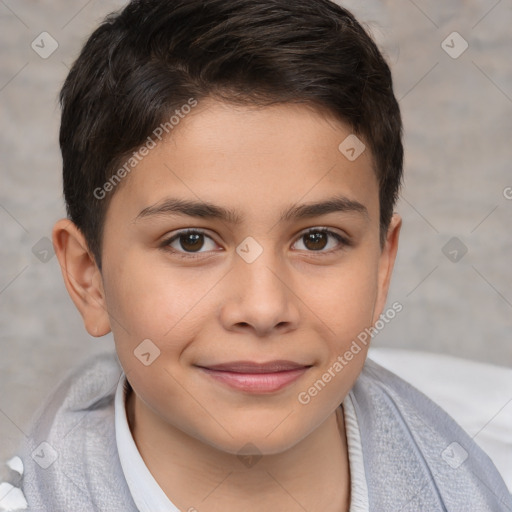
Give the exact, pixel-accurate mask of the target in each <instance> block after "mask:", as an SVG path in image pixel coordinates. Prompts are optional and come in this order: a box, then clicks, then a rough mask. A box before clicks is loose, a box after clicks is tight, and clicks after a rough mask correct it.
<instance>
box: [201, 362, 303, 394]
mask: <svg viewBox="0 0 512 512" xmlns="http://www.w3.org/2000/svg"><path fill="white" fill-rule="evenodd" d="M199 368H200V369H201V370H202V371H203V372H204V373H205V374H206V375H208V376H209V377H211V378H212V379H214V380H216V381H217V382H220V383H222V384H224V385H227V386H229V387H231V388H233V389H236V390H238V391H245V392H248V393H274V392H276V391H279V390H281V389H283V388H285V387H286V386H288V385H290V384H291V383H292V382H294V381H296V380H297V379H299V378H300V377H301V376H302V375H304V373H305V372H306V371H307V370H308V368H310V365H301V364H298V363H294V362H292V361H270V362H268V363H254V362H251V361H235V362H232V363H223V364H219V365H213V366H208V367H204V366H199Z"/></svg>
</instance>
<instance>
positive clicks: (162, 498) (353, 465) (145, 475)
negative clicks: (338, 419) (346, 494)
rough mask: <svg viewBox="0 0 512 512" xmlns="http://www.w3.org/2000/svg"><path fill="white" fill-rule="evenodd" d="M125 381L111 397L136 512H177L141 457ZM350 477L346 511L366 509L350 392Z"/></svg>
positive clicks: (347, 424)
mask: <svg viewBox="0 0 512 512" xmlns="http://www.w3.org/2000/svg"><path fill="white" fill-rule="evenodd" d="M126 391H127V381H126V376H125V374H124V373H123V374H122V375H121V378H120V379H119V384H118V386H117V391H116V397H115V404H114V409H115V429H116V442H117V450H118V452H119V459H120V461H121V467H122V468H123V472H124V476H125V478H126V482H127V484H128V487H129V489H130V492H131V494H132V498H133V501H134V502H135V505H136V506H137V508H138V509H139V511H140V512H181V511H180V510H179V509H178V508H177V507H176V506H175V505H174V504H173V503H172V502H171V501H170V500H169V498H168V497H167V495H166V494H165V493H164V491H163V490H162V488H161V487H160V486H159V485H158V483H157V482H156V480H155V479H154V477H153V475H152V474H151V473H150V472H149V469H148V468H147V466H146V464H145V463H144V460H143V459H142V457H141V455H140V453H139V450H138V449H137V446H136V445H135V441H134V440H133V436H132V434H131V431H130V427H129V425H128V420H127V417H126V407H125V404H126ZM343 411H344V417H345V430H346V434H347V443H348V454H349V464H350V480H351V487H350V490H351V503H350V512H368V508H369V505H368V488H367V484H366V477H365V473H364V465H363V452H362V447H361V438H360V434H359V427H358V424H357V417H356V414H355V410H354V406H353V404H352V398H351V396H350V393H349V394H348V395H347V396H346V397H345V400H344V401H343Z"/></svg>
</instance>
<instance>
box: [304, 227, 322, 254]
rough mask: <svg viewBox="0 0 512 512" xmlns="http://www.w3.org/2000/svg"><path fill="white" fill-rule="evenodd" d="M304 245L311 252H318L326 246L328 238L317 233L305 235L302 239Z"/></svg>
mask: <svg viewBox="0 0 512 512" xmlns="http://www.w3.org/2000/svg"><path fill="white" fill-rule="evenodd" d="M302 240H303V241H304V245H305V246H306V247H307V248H308V249H309V250H311V251H320V250H322V249H324V248H325V246H326V245H327V241H328V237H327V235H326V233H321V232H319V231H317V232H313V233H307V234H306V235H304V236H303V237H302Z"/></svg>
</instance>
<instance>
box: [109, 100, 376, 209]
mask: <svg viewBox="0 0 512 512" xmlns="http://www.w3.org/2000/svg"><path fill="white" fill-rule="evenodd" d="M354 137H355V135H354V134H352V131H351V129H350V127H349V126H348V125H346V124H343V123H341V122H339V121H337V120H335V119H334V118H333V117H332V116H329V115H328V114H327V113H325V112H323V111H320V110H317V109H314V108H312V107H310V106H306V105H302V104H300V105H299V104H280V105H273V106H268V107H255V106H235V105H232V104H226V103H221V102H217V101H214V100H211V99H207V100H204V101H203V102H201V103H200V104H199V105H198V106H197V107H196V108H195V109H194V110H193V111H192V112H190V113H189V114H188V115H186V116H184V117H183V118H182V119H181V120H180V121H179V124H177V125H176V126H174V128H173V130H172V131H171V133H170V134H169V136H168V137H167V138H166V139H164V140H163V141H162V142H158V141H157V142H158V143H157V144H156V146H155V147H154V148H153V149H151V150H150V151H149V152H148V153H147V154H146V156H144V157H143V158H142V159H141V160H140V161H139V162H138V163H137V165H136V166H135V167H134V169H133V171H132V172H131V173H130V175H129V176H127V177H126V178H125V183H123V186H122V187H120V189H119V190H118V191H116V193H115V195H114V197H113V198H112V204H111V206H110V207H109V210H114V211H117V212H118V213H119V214H126V215H132V217H135V216H136V215H137V214H138V213H139V212H140V211H141V210H143V209H144V208H147V207H149V206H151V205H154V204H157V203H158V202H160V201H162V200H163V199H165V197H166V196H172V197H181V198H184V199H194V200H202V201H206V202H209V203H211V204H219V205H224V206H228V207H229V208H232V209H236V210H237V211H240V213H241V214H242V213H245V214H247V215H248V217H247V216H244V218H245V217H247V218H254V216H259V217H262V218H263V217H264V216H265V215H266V216H268V217H269V218H270V217H271V216H272V215H274V216H275V214H276V213H277V212H279V213H281V212H282V208H283V206H284V205H285V206H289V205H291V204H295V203H298V202H301V201H303V202H312V201H317V200H322V199H324V198H325V197H327V196H333V195H338V196H339V195H342V196H345V197H347V199H349V200H353V201H358V202H360V203H363V204H364V205H365V207H366V208H367V210H368V212H369V214H370V217H374V216H375V217H376V218H378V183H377V179H376V176H375V173H374V171H373V162H372V158H371V154H370V151H369V149H364V150H363V151H362V152H361V154H360V155H359V156H358V157H357V158H355V159H354V158H353V156H354V155H353V153H354V152H349V153H347V152H346V150H347V147H348V149H351V146H354V142H355V143H356V144H359V146H357V147H354V149H355V151H357V153H359V152H360V151H361V150H362V148H364V145H363V142H362V141H360V140H359V139H355V138H354ZM356 155H357V154H356ZM348 157H350V158H348Z"/></svg>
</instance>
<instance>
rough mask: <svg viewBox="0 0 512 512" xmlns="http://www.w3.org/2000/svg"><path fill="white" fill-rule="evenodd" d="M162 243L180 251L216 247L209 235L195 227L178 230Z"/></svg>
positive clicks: (210, 249)
mask: <svg viewBox="0 0 512 512" xmlns="http://www.w3.org/2000/svg"><path fill="white" fill-rule="evenodd" d="M162 245H163V246H164V247H165V248H170V249H172V250H173V251H175V252H180V253H198V252H208V251H213V250H215V249H216V248H217V247H218V246H217V244H216V243H215V241H214V240H213V239H212V238H211V237H209V236H208V235H206V234H205V233H204V232H203V231H199V230H197V229H188V230H186V231H180V232H178V233H176V234H175V235H173V236H172V237H171V238H169V239H167V240H166V241H165V242H163V244H162Z"/></svg>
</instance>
